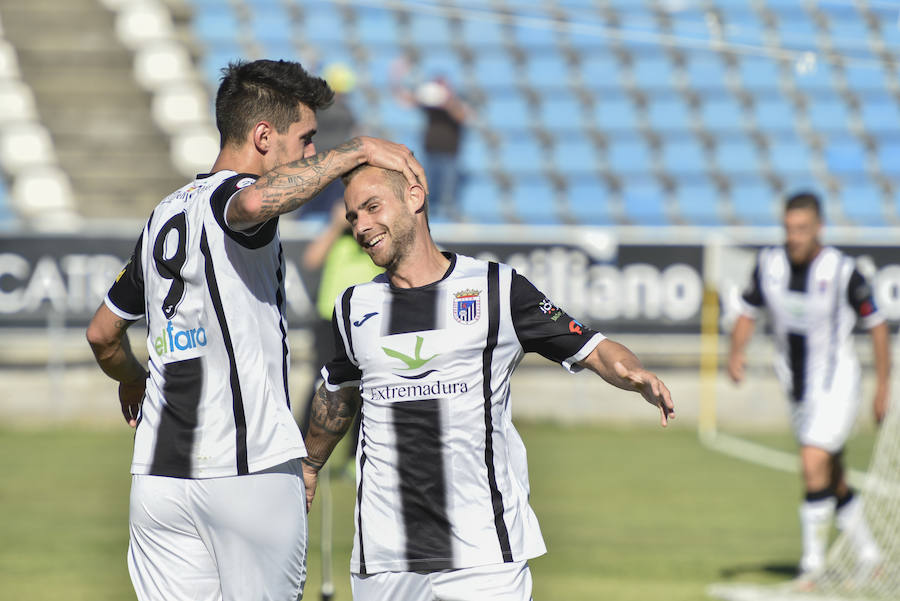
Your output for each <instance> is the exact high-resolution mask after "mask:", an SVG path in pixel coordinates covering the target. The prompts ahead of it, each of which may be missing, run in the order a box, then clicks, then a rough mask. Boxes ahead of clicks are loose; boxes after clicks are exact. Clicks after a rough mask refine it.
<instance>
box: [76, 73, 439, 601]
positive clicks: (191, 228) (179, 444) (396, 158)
mask: <svg viewBox="0 0 900 601" xmlns="http://www.w3.org/2000/svg"><path fill="white" fill-rule="evenodd" d="M331 97H332V92H331V90H330V89H329V88H328V86H327V85H326V83H325V81H324V80H322V79H319V78H317V77H313V76H311V75H309V74H308V73H307V72H306V71H305V70H304V69H303V68H302V67H301V66H300V65H299V64H298V63H291V62H285V61H277V62H276V61H255V62H252V63H243V62H240V63H236V64H232V65H230V66H229V67H228V68H227V69H225V70H224V77H223V80H222V83H221V86H220V87H219V92H218V95H217V98H216V121H217V125H218V128H219V132H220V134H221V150H220V152H219V155H218V157H217V158H216V161H215V164H214V165H213V167H212V169H211V173H210V174H207V175H200V176H198V177H197V178H196V179H195V180H194V181H193V182H191V183H190V184H188V185H186V186H184V187H183V188H181V189H179V190H177V191H176V192H174V193H172V194H171V195H169V196H168V197H167V198H166V199H164V200H163V201H162V202H161V203H160V204H159V205H157V207H156V209H155V210H154V212H153V214H152V215H151V217H150V219H149V220H148V222H147V224H146V226H145V228H144V231H143V233H142V235H141V237H140V238H139V239H138V242H137V245H136V247H135V251H134V255H133V256H132V259H131V261H130V262H129V264H128V265H127V266H126V268H125V269H124V270H123V271H122V273H121V274H120V275H119V277H118V278H117V280H116V282H115V283H114V284H113V286H112V288H111V289H110V291H109V293H108V295H107V297H106V299H105V302H104V304H103V305H101V306H100V308H99V309H98V310H97V313H96V315H95V316H94V318H93V320H92V322H91V324H90V326H89V328H88V332H87V337H88V340H89V342H90V343H91V346H92V348H93V350H94V354H95V356H96V358H97V361H98V363H99V364H100V366H101V368H102V369H103V370H104V372H105V373H107V374H108V375H109V376H110V377H112V378H113V379H115V380H117V381H119V382H120V386H119V400H120V402H121V405H122V411H123V413H124V415H125V418H126V420H127V421H128V423H129V424H130V425H131V426H132V427H136V428H137V431H136V433H135V444H134V457H133V461H132V466H131V471H132V474H133V476H132V490H131V505H130V515H129V524H130V534H131V537H130V543H129V553H128V567H129V572H130V574H131V579H132V582H133V584H134V588H135V592H136V593H137V597H138V599H140V600H141V601H145V600H160V601H163V600H165V601H180V600H185V601H187V600H189V599H224V600H233V601H236V600H241V601H244V600H247V599H254V600H278V601H295V600H296V599H297V598H298V596H299V595H301V594H302V590H303V584H304V582H305V577H306V513H305V512H304V510H303V508H304V501H305V491H304V486H303V478H302V476H301V472H300V461H299V459H300V458H301V457H303V456H305V454H306V451H305V448H304V445H303V440H302V437H301V435H300V432H299V428H298V427H297V424H296V423H295V422H294V418H293V415H292V414H291V411H290V402H289V399H288V385H287V384H288V383H287V372H288V365H289V363H290V359H289V356H288V345H287V340H286V337H287V327H286V323H285V316H284V311H285V306H284V298H285V296H284V277H283V274H284V259H283V254H282V249H281V243H280V241H279V238H278V216H279V215H281V214H284V213H286V212H288V211H293V210H294V209H297V208H299V207H300V206H302V205H303V204H304V203H306V202H307V201H309V200H310V199H311V198H313V197H314V196H315V195H316V194H318V193H319V192H320V191H321V190H322V189H323V188H324V187H325V186H326V185H328V184H329V183H330V182H332V181H333V180H334V179H336V178H337V177H338V176H340V175H341V174H342V173H344V172H346V171H349V170H350V169H352V168H354V167H355V166H356V165H358V164H360V163H363V162H367V161H368V162H372V163H376V164H381V165H385V166H390V167H392V168H395V169H399V170H401V171H403V172H404V173H405V174H406V176H407V177H408V178H409V179H410V180H411V181H420V180H419V178H421V177H423V170H422V168H421V166H420V165H419V164H418V162H417V161H416V160H415V159H414V158H413V157H412V154H411V153H410V151H409V150H408V149H407V148H405V147H404V146H401V145H397V144H394V143H391V142H388V141H385V140H377V139H373V138H354V139H352V140H350V141H349V142H346V143H344V144H341V145H340V146H338V147H337V148H335V149H332V150H329V151H327V152H324V153H321V154H316V149H315V146H314V144H313V142H312V138H313V136H314V134H315V133H316V117H315V111H316V110H317V109H320V108H322V107H324V106H327V105H328V103H329V102H330V101H331ZM142 316H145V317H146V319H147V327H148V335H147V346H148V351H149V354H150V365H149V374H148V372H147V371H146V370H145V368H144V366H143V365H142V364H141V363H139V362H138V361H137V360H136V358H135V357H134V355H133V354H132V353H131V347H130V344H129V341H128V337H127V335H126V330H127V328H128V327H129V326H130V325H131V324H132V323H134V322H135V321H136V320H137V319H139V318H140V317H142Z"/></svg>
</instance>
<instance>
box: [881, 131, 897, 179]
mask: <svg viewBox="0 0 900 601" xmlns="http://www.w3.org/2000/svg"><path fill="white" fill-rule="evenodd" d="M878 164H879V165H880V166H881V170H882V171H883V172H884V173H887V174H890V175H892V176H893V177H900V141H898V140H892V141H888V140H882V141H881V142H880V143H879V144H878Z"/></svg>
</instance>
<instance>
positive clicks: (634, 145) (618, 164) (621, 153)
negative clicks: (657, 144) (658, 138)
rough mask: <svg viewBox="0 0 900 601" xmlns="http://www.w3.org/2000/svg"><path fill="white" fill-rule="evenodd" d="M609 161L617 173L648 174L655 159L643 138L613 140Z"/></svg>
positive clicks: (608, 155) (608, 153) (609, 149)
mask: <svg viewBox="0 0 900 601" xmlns="http://www.w3.org/2000/svg"><path fill="white" fill-rule="evenodd" d="M607 161H608V165H609V168H610V169H611V170H613V171H614V172H616V173H643V174H646V173H649V172H650V168H651V166H652V164H653V157H652V156H651V154H650V148H649V147H648V146H647V143H646V142H645V141H644V140H643V139H641V138H613V139H610V144H609V148H608V150H607Z"/></svg>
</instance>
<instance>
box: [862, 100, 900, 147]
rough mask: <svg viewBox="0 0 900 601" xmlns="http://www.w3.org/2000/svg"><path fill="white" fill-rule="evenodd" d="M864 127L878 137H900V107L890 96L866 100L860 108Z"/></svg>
mask: <svg viewBox="0 0 900 601" xmlns="http://www.w3.org/2000/svg"><path fill="white" fill-rule="evenodd" d="M860 113H861V114H860V116H861V117H862V122H863V126H865V128H866V129H868V130H869V133H871V134H872V135H874V136H876V137H880V136H885V135H886V136H895V137H896V136H900V105H898V103H897V101H896V100H894V98H893V97H891V96H888V95H882V96H875V97H869V98H865V99H864V100H863V102H862V104H861V106H860Z"/></svg>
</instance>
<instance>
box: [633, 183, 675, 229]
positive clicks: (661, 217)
mask: <svg viewBox="0 0 900 601" xmlns="http://www.w3.org/2000/svg"><path fill="white" fill-rule="evenodd" d="M622 201H623V205H624V209H625V217H626V218H627V219H628V221H630V222H631V223H633V224H635V225H666V224H668V223H669V218H668V216H667V215H666V209H665V193H664V192H663V190H662V188H660V187H659V185H658V184H656V183H655V182H652V181H646V180H644V181H641V180H632V181H627V182H626V184H625V185H624V186H623V189H622Z"/></svg>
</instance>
